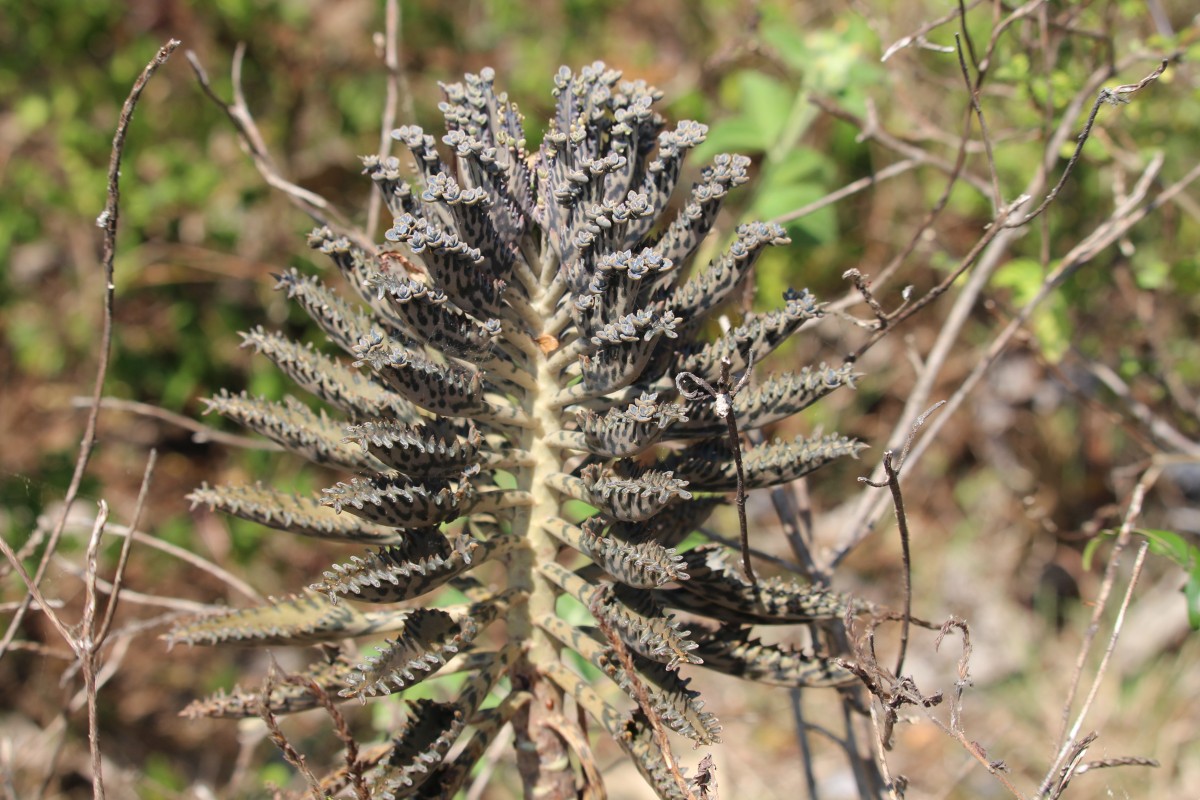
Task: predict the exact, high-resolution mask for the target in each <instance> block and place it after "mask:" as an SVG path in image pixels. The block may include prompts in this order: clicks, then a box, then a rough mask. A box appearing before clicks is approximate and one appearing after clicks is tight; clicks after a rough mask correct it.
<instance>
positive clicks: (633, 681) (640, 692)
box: [588, 589, 696, 800]
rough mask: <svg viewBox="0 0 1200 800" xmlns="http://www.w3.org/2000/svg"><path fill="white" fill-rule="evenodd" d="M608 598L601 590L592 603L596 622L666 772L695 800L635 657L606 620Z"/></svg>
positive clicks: (684, 792)
mask: <svg viewBox="0 0 1200 800" xmlns="http://www.w3.org/2000/svg"><path fill="white" fill-rule="evenodd" d="M607 596H608V593H607V592H606V591H605V590H603V589H601V590H599V591H597V592H596V593H595V596H594V599H593V600H592V604H591V608H589V609H588V610H589V611H591V613H592V617H594V618H595V620H596V626H597V627H598V629H599V630H600V633H602V634H603V635H604V638H605V639H606V640H607V641H608V643H609V645H610V646H611V647H612V649H613V652H614V653H616V655H617V660H618V661H620V662H621V669H623V670H625V676H626V678H628V679H629V686H630V688H631V689H632V690H633V696H634V699H635V700H637V704H638V708H640V709H641V710H642V714H643V715H645V717H646V721H647V722H648V723H649V724H650V730H651V731H653V733H654V740H655V742H657V743H658V749H659V751H660V752H661V753H662V757H663V763H664V764H665V765H666V767H667V771H668V772H670V773H671V777H672V778H674V779H675V785H676V786H678V787H679V791H680V792H682V793H683V796H684V797H686V798H688V800H696V796H695V795H694V794H693V793H692V790H691V789H690V788H688V784H687V779H685V778H684V777H683V773H681V772H680V771H679V765H678V764H677V763H676V761H675V752H674V751H673V750H672V749H671V740H670V739H669V738H668V737H667V730H666V728H664V727H663V724H662V720H660V719H659V718H658V712H656V711H655V710H654V704H653V703H652V702H650V693H649V692H647V691H646V685H645V684H644V683H642V680H641V678H640V677H638V672H637V667H636V666H635V665H634V663H633V656H631V655H629V649H628V648H627V647H625V643H624V642H622V641H621V637H620V636H618V635H617V632H616V631H614V630H613V628H612V626H611V625H609V624H608V621H607V620H606V619H605V617H604V613H603V611H602V610H601V606H603V605H604V602H605V600H606V598H607Z"/></svg>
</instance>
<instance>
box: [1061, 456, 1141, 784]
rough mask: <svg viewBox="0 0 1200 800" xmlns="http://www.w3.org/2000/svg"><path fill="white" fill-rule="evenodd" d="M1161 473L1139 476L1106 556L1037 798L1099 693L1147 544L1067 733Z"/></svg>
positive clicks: (1069, 748) (1066, 753)
mask: <svg viewBox="0 0 1200 800" xmlns="http://www.w3.org/2000/svg"><path fill="white" fill-rule="evenodd" d="M1162 469H1163V465H1162V464H1161V463H1155V464H1154V465H1153V466H1152V467H1151V468H1150V469H1148V470H1147V471H1146V473H1145V474H1144V475H1142V477H1141V479H1139V480H1138V482H1137V484H1136V485H1135V486H1134V488H1133V494H1132V495H1131V496H1130V499H1129V507H1128V508H1127V509H1126V511H1125V516H1124V519H1123V520H1122V521H1121V528H1120V530H1119V531H1118V533H1117V539H1116V543H1115V544H1114V545H1113V552H1112V554H1111V555H1110V556H1109V559H1108V565H1107V566H1106V567H1105V570H1104V580H1103V582H1102V583H1101V585H1100V594H1099V595H1098V596H1097V598H1096V600H1095V604H1094V606H1093V610H1092V619H1091V624H1089V625H1088V628H1087V632H1086V634H1085V635H1084V640H1083V643H1082V644H1081V645H1080V647H1079V655H1078V656H1077V657H1076V659H1075V669H1074V672H1073V674H1072V678H1071V683H1070V688H1069V689H1068V690H1067V698H1066V700H1065V701H1064V702H1063V717H1062V728H1061V730H1060V731H1059V735H1058V742H1059V747H1058V755H1057V757H1056V758H1055V759H1054V763H1053V764H1052V765H1051V766H1050V769H1049V770H1048V771H1047V772H1046V776H1045V777H1044V778H1042V783H1041V785H1040V786H1039V788H1038V794H1039V795H1045V794H1046V793H1047V792H1049V791H1050V786H1051V784H1052V782H1053V781H1054V779H1055V776H1056V775H1058V776H1062V775H1064V774H1065V773H1063V772H1062V770H1063V765H1064V764H1065V762H1066V761H1067V760H1068V759H1069V757H1070V753H1071V752H1072V750H1073V748H1074V747H1075V745H1076V742H1077V738H1078V736H1079V731H1080V729H1081V728H1082V726H1083V720H1084V717H1086V716H1087V713H1088V711H1089V710H1090V709H1091V706H1092V703H1093V702H1094V701H1095V699H1096V693H1097V692H1098V691H1099V689H1100V683H1101V681H1102V679H1103V677H1104V673H1105V671H1106V670H1107V667H1108V662H1109V659H1110V657H1111V656H1112V653H1113V650H1114V649H1115V648H1116V644H1117V637H1118V636H1119V635H1120V632H1121V627H1122V624H1123V623H1124V621H1125V611H1126V609H1128V607H1129V602H1130V600H1131V599H1132V597H1133V589H1134V586H1135V585H1136V584H1137V581H1138V577H1139V576H1140V574H1141V570H1142V564H1143V563H1144V562H1145V558H1146V553H1147V551H1148V550H1149V547H1150V542H1149V540H1146V541H1143V542H1142V545H1141V547H1139V548H1138V553H1137V557H1136V558H1135V560H1134V566H1133V572H1132V574H1131V575H1130V576H1129V584H1128V586H1127V587H1126V590H1125V597H1124V598H1123V599H1122V601H1121V608H1120V610H1119V611H1118V612H1117V618H1116V620H1115V621H1114V622H1113V629H1112V633H1111V634H1110V635H1109V640H1108V646H1107V647H1106V648H1105V651H1104V656H1103V658H1102V659H1101V661H1100V664H1099V666H1098V667H1097V668H1096V674H1095V676H1093V678H1092V685H1091V688H1090V689H1089V691H1088V695H1087V698H1086V699H1085V700H1084V702H1083V706H1082V707H1081V708H1080V709H1079V713H1078V714H1077V715H1076V716H1075V722H1074V724H1072V725H1070V729H1069V730H1068V727H1067V726H1068V721H1069V720H1070V715H1071V706H1072V705H1074V703H1075V696H1076V694H1077V693H1078V690H1079V684H1080V681H1081V678H1082V676H1083V666H1084V664H1085V663H1086V662H1087V658H1088V655H1089V654H1090V653H1091V649H1092V645H1093V643H1094V642H1095V639H1096V636H1097V635H1098V634H1099V632H1100V619H1101V617H1103V615H1104V612H1105V610H1106V608H1107V607H1108V599H1109V596H1110V595H1111V593H1112V589H1113V587H1114V585H1115V584H1116V580H1117V573H1118V568H1119V566H1120V562H1121V554H1122V552H1123V550H1124V549H1125V547H1126V546H1128V544H1129V541H1130V539H1131V537H1132V534H1133V526H1134V523H1135V522H1136V521H1137V519H1138V517H1140V516H1141V513H1142V503H1143V502H1144V501H1145V498H1146V492H1147V491H1148V490H1149V488H1150V487H1151V486H1153V485H1154V483H1155V482H1156V481H1157V480H1158V477H1159V475H1161V474H1162ZM1068 779H1069V776H1068Z"/></svg>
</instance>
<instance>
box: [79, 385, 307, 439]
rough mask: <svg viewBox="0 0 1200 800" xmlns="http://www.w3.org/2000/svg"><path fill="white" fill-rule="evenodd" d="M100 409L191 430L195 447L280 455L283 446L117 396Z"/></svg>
mask: <svg viewBox="0 0 1200 800" xmlns="http://www.w3.org/2000/svg"><path fill="white" fill-rule="evenodd" d="M91 402H92V401H91V400H90V399H88V398H86V397H72V398H71V405H72V406H74V407H76V408H81V407H88V406H90V405H91ZM100 407H101V408H103V409H106V410H109V411H127V412H129V413H131V414H138V415H141V416H143V417H151V418H153V419H158V420H162V421H163V422H166V423H169V424H171V425H178V426H179V427H180V428H185V429H187V430H189V431H192V441H193V442H195V443H196V444H207V443H208V442H216V443H218V444H223V445H228V446H229V447H240V448H242V449H245V450H267V451H271V452H283V447H281V446H280V445H278V444H276V443H275V442H271V441H268V440H266V439H255V438H253V437H250V436H241V435H239V434H236V433H226V432H225V431H219V430H217V429H216V428H211V427H209V426H208V425H204V424H203V423H200V422H197V421H196V420H194V419H192V418H191V417H188V416H185V415H183V414H176V413H175V412H174V411H168V410H167V409H165V408H159V407H158V406H155V405H151V404H150V403H141V402H138V401H136V400H123V399H121V398H119V397H103V398H101V399H100Z"/></svg>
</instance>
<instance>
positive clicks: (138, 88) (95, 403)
mask: <svg viewBox="0 0 1200 800" xmlns="http://www.w3.org/2000/svg"><path fill="white" fill-rule="evenodd" d="M179 44H180V42H179V40H178V39H171V40H169V41H168V42H167V43H166V44H164V45H163V46H162V47H160V48H159V50H158V52H157V53H156V54H155V55H154V58H152V59H151V60H150V62H149V63H148V64H147V65H146V67H145V68H144V69H143V70H142V74H141V75H139V76H138V78H137V80H136V81H134V84H133V88H132V89H131V90H130V92H129V96H128V97H126V98H125V104H124V105H123V106H122V107H121V115H120V118H119V119H118V121H117V129H116V132H115V133H114V134H113V143H112V151H111V154H110V156H109V162H108V183H107V193H108V199H107V201H106V202H105V204H104V211H102V212H101V213H100V216H99V217H97V218H96V225H97V226H98V227H99V228H101V229H102V230H103V231H104V236H103V241H102V254H103V255H102V263H103V265H104V322H103V328H102V329H101V333H100V360H99V363H98V364H97V366H96V379H95V382H94V384H93V388H92V410H91V412H89V414H88V419H87V424H86V427H85V428H84V432H83V438H82V440H81V441H80V443H79V456H78V458H76V460H75V471H74V472H73V473H72V475H71V483H70V485H69V486H68V487H67V493H66V496H65V497H64V500H63V511H62V515H61V516H60V517H59V520H58V523H57V524H56V525H55V526H54V529H53V530H52V531H51V533H50V537H49V539H48V541H47V542H46V545H45V549H44V551H43V552H42V557H41V560H40V562H39V563H38V568H37V571H36V572H35V574H34V576H33V580H32V584H31V586H32V587H34V588H36V587H37V586H38V585H39V584H40V583H41V581H42V578H43V577H45V574H46V568H47V567H48V566H49V564H50V559H51V558H52V557H53V555H54V552H55V551H56V550H57V549H58V543H59V540H60V539H61V538H62V532H63V529H64V528H65V527H66V524H67V516H68V515H69V514H70V511H71V505H72V504H73V503H74V502H75V498H76V497H78V495H79V487H80V485H81V484H82V482H83V475H84V473H85V472H86V471H87V466H88V462H89V461H90V460H91V457H92V450H93V449H94V448H95V446H96V428H97V423H98V420H99V418H100V398H101V396H102V395H103V394H104V381H105V379H106V378H107V376H108V363H109V359H110V358H111V356H112V336H113V304H114V296H115V294H116V281H115V278H114V275H113V259H114V258H115V257H116V253H117V223H118V221H119V218H120V204H121V187H120V181H121V158H122V156H124V154H125V135H126V133H127V132H128V131H129V124H130V122H131V121H132V119H133V112H134V109H135V108H137V103H138V100H139V99H140V98H141V96H142V90H143V89H145V88H146V84H147V83H148V82H149V81H150V79H151V78H152V77H154V73H156V72H158V69H159V67H161V66H162V65H163V64H165V63H167V60H168V59H169V58H170V57H171V54H172V53H174V52H175V49H176V48H177V47H179ZM6 547H7V546H6ZM31 596H32V594H31V595H27V596H26V598H25V599H24V600H23V601H22V603H21V606H20V607H18V608H17V611H16V613H15V614H13V618H12V619H11V620H10V621H9V624H8V630H7V631H5V633H4V639H3V640H0V659H3V658H4V654H5V653H6V652H8V646H9V645H10V644H11V643H12V640H13V639H14V638H15V637H16V635H17V630H18V629H19V628H20V627H21V622H22V621H23V620H24V618H25V612H26V610H27V609H28V608H29V603H28V600H29V599H30V597H31ZM43 607H44V606H43Z"/></svg>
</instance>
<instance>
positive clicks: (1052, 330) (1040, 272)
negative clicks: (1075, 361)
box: [992, 258, 1071, 363]
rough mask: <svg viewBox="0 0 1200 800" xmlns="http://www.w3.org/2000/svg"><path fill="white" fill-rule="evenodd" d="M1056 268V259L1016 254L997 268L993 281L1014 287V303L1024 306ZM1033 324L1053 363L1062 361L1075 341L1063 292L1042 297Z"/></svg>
mask: <svg viewBox="0 0 1200 800" xmlns="http://www.w3.org/2000/svg"><path fill="white" fill-rule="evenodd" d="M1053 268H1054V265H1053V263H1051V264H1049V265H1047V266H1046V267H1043V266H1042V265H1041V264H1040V263H1039V262H1037V261H1035V260H1034V259H1032V258H1015V259H1013V260H1012V261H1010V262H1008V263H1007V264H1005V265H1004V266H1003V267H1001V268H1000V269H998V270H996V277H995V278H993V279H992V283H993V285H994V286H996V287H998V288H1001V289H1010V290H1012V300H1013V305H1014V306H1016V307H1020V306H1024V305H1025V304H1026V303H1028V302H1029V301H1030V300H1032V299H1033V298H1034V297H1035V296H1036V295H1037V293H1038V291H1039V290H1040V289H1041V287H1042V282H1043V281H1044V280H1045V278H1046V275H1047V274H1049V273H1050V272H1051V271H1053ZM1029 326H1030V328H1031V329H1032V330H1033V333H1034V335H1035V336H1037V339H1038V343H1039V344H1040V345H1041V347H1042V354H1043V355H1044V356H1045V357H1046V359H1047V360H1048V361H1050V362H1052V363H1058V362H1059V361H1061V360H1062V357H1063V356H1064V355H1065V354H1066V352H1067V348H1068V347H1069V345H1070V343H1071V320H1070V318H1069V316H1068V314H1067V301H1066V299H1065V298H1064V297H1063V296H1062V293H1061V292H1057V291H1056V292H1052V293H1051V294H1050V296H1049V297H1047V298H1045V299H1044V300H1042V302H1041V305H1039V306H1038V307H1037V308H1036V309H1035V310H1034V312H1033V315H1032V316H1031V317H1030V320H1029Z"/></svg>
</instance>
